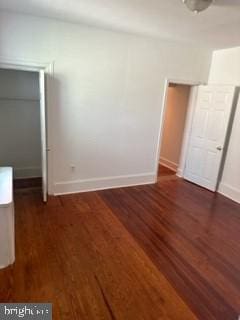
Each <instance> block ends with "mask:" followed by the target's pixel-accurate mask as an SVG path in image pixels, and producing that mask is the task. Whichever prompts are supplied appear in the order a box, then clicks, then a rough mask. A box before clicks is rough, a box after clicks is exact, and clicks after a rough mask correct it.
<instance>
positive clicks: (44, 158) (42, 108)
mask: <svg viewBox="0 0 240 320" xmlns="http://www.w3.org/2000/svg"><path fill="white" fill-rule="evenodd" d="M39 87H40V115H41V145H42V150H41V151H42V152H41V154H42V194H43V201H44V202H46V201H47V140H46V139H47V137H46V106H45V73H44V71H43V70H41V71H40V72H39Z"/></svg>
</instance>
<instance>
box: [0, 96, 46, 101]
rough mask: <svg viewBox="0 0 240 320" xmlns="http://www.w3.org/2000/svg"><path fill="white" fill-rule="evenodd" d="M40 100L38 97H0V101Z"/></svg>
mask: <svg viewBox="0 0 240 320" xmlns="http://www.w3.org/2000/svg"><path fill="white" fill-rule="evenodd" d="M1 100H3V101H40V99H37V98H32V99H31V98H20V97H19V98H18V97H14V98H8V97H0V101H1Z"/></svg>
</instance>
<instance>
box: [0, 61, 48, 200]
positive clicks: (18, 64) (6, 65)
mask: <svg viewBox="0 0 240 320" xmlns="http://www.w3.org/2000/svg"><path fill="white" fill-rule="evenodd" d="M0 69H11V70H21V71H33V72H40V71H41V70H43V71H44V72H45V76H46V107H45V108H46V110H45V111H46V131H47V132H46V134H47V151H48V152H47V168H48V170H47V187H48V194H53V154H52V152H51V146H52V130H51V128H50V127H49V122H50V119H51V118H52V117H51V112H50V111H51V110H50V107H49V106H50V105H51V92H52V90H51V84H52V81H51V79H52V78H53V75H54V62H47V63H46V62H42V61H29V60H18V59H12V58H11V59H8V58H6V57H1V56H0Z"/></svg>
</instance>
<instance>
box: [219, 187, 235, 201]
mask: <svg viewBox="0 0 240 320" xmlns="http://www.w3.org/2000/svg"><path fill="white" fill-rule="evenodd" d="M218 192H219V193H221V194H222V195H224V196H226V197H228V198H230V199H231V200H233V201H236V202H238V203H240V190H239V189H237V188H235V187H232V186H230V185H228V184H226V183H220V185H219V189H218Z"/></svg>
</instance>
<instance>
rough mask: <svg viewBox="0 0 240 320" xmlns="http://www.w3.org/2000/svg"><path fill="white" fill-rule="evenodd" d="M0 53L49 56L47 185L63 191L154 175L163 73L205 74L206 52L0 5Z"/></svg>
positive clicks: (193, 77)
mask: <svg viewBox="0 0 240 320" xmlns="http://www.w3.org/2000/svg"><path fill="white" fill-rule="evenodd" d="M0 56H3V57H7V58H18V59H25V60H37V61H38V60H40V61H43V62H51V61H54V70H55V73H54V79H53V80H54V84H53V87H52V89H51V90H52V92H51V102H50V104H49V105H48V110H49V114H48V118H49V119H48V123H49V124H48V134H49V140H50V141H49V144H50V148H51V152H50V161H52V166H51V167H52V168H53V181H52V183H50V188H51V190H50V191H51V192H54V193H65V192H74V191H81V190H88V189H97V188H107V187H113V186H118V185H130V184H138V183H139V184H140V183H150V182H153V181H154V178H155V170H156V164H157V149H158V134H159V125H160V113H161V103H162V95H163V88H164V80H165V78H166V77H171V78H181V79H186V80H195V81H206V80H207V78H208V71H209V65H210V59H211V52H209V51H208V50H204V49H201V48H197V47H187V46H186V45H185V44H178V43H171V42H161V41H159V40H156V39H150V38H142V37H138V36H134V35H128V34H124V33H116V32H111V31H105V30H101V29H96V28H89V27H85V26H80V25H74V24H67V23H62V22H59V21H54V20H49V19H44V18H36V17H31V16H21V15H12V14H4V13H2V14H1V15H0ZM71 165H73V166H75V170H72V169H71Z"/></svg>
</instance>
